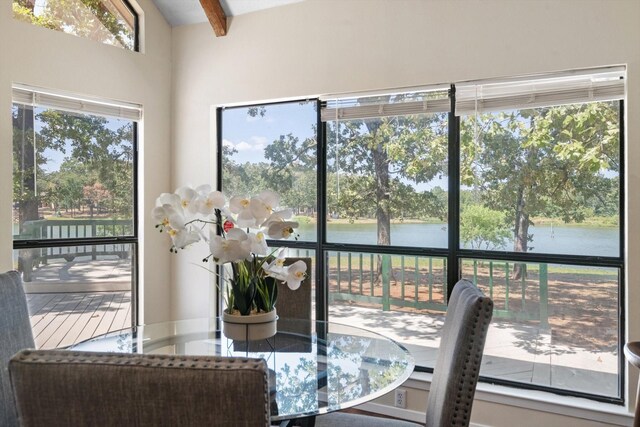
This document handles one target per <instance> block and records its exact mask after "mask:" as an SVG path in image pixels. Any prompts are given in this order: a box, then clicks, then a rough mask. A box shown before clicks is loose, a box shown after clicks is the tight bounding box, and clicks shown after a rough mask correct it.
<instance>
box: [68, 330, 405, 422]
mask: <svg viewBox="0 0 640 427" xmlns="http://www.w3.org/2000/svg"><path fill="white" fill-rule="evenodd" d="M221 326H222V324H221V321H220V319H218V318H211V319H206V318H203V319H190V320H180V321H174V322H164V323H155V324H149V325H144V326H136V327H133V328H129V329H123V330H121V331H116V332H111V333H108V334H105V335H101V336H99V337H96V338H93V339H91V340H88V341H85V342H82V343H79V344H76V345H74V346H72V347H71V348H70V349H73V350H83V351H109V352H127V353H153V354H175V355H212V356H233V357H259V358H263V359H265V360H266V362H267V365H268V368H269V373H270V375H269V381H270V389H271V390H272V392H271V395H272V402H271V420H272V422H274V423H277V422H279V423H281V425H288V424H287V423H288V422H289V421H290V420H294V419H296V420H298V421H302V424H303V425H313V423H314V417H315V416H316V415H321V414H325V413H328V412H332V411H337V410H340V409H345V408H349V407H352V406H355V405H358V404H361V403H364V402H367V401H370V400H372V399H375V398H377V397H379V396H382V395H383V394H385V393H388V392H389V391H391V390H393V389H395V388H397V387H398V386H399V385H400V384H402V383H403V382H404V381H405V380H406V379H407V378H408V377H409V375H410V374H411V372H412V371H413V368H414V360H413V357H412V356H411V355H410V354H409V352H408V351H407V349H405V348H404V347H403V346H402V345H400V344H398V343H396V342H395V341H393V340H391V339H389V338H386V337H384V336H382V335H380V334H377V333H375V332H371V331H368V330H364V329H360V328H356V327H354V326H348V325H342V324H339V323H334V322H323V321H310V320H298V319H279V320H278V324H277V333H276V334H275V335H274V336H272V337H269V338H266V339H264V340H256V341H244V340H232V339H229V338H227V337H225V335H224V333H223V328H222V327H221Z"/></svg>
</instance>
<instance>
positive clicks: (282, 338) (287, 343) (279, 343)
mask: <svg viewBox="0 0 640 427" xmlns="http://www.w3.org/2000/svg"><path fill="white" fill-rule="evenodd" d="M297 261H302V262H304V263H305V264H306V265H307V277H305V279H304V280H303V281H302V283H300V287H299V288H298V289H296V290H292V289H289V287H288V286H287V284H286V283H283V282H280V283H278V300H277V302H276V310H277V312H278V319H279V320H278V333H277V334H276V338H275V340H270V342H266V341H264V340H260V341H252V342H249V343H246V342H240V341H239V342H234V343H233V346H234V347H233V349H234V350H235V351H247V349H248V351H252V352H260V351H269V350H271V346H275V347H277V348H278V350H279V351H281V352H283V351H291V352H309V351H311V340H310V339H309V336H310V334H311V323H310V322H297V321H295V320H297V319H302V320H311V308H312V307H311V297H312V295H311V291H312V289H311V275H312V274H313V272H312V271H311V268H312V264H311V258H309V257H287V258H286V259H285V261H284V265H285V266H289V265H291V264H293V263H294V262H297Z"/></svg>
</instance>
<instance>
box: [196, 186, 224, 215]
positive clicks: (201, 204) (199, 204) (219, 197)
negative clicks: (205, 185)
mask: <svg viewBox="0 0 640 427" xmlns="http://www.w3.org/2000/svg"><path fill="white" fill-rule="evenodd" d="M215 209H220V210H223V209H224V194H222V192H221V191H210V192H208V193H206V194H204V195H201V196H199V197H198V199H197V200H196V210H197V212H198V213H200V214H203V215H211V214H213V212H214V210H215Z"/></svg>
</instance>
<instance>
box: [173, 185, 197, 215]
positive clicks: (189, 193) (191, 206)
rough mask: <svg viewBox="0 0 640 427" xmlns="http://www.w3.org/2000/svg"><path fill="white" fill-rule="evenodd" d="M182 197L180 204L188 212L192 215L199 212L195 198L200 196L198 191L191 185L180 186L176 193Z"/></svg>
mask: <svg viewBox="0 0 640 427" xmlns="http://www.w3.org/2000/svg"><path fill="white" fill-rule="evenodd" d="M175 194H177V195H178V196H179V197H180V205H181V206H182V209H184V210H185V211H186V212H188V213H189V214H190V215H194V214H196V213H197V209H198V206H197V203H193V202H195V200H196V199H197V197H198V192H197V191H196V190H194V189H193V188H191V187H189V186H184V187H180V188H178V189H177V190H176V193H175Z"/></svg>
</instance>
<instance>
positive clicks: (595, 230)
mask: <svg viewBox="0 0 640 427" xmlns="http://www.w3.org/2000/svg"><path fill="white" fill-rule="evenodd" d="M461 141H462V161H461V179H462V188H461V194H460V205H461V214H460V216H461V229H460V236H461V245H462V246H463V247H464V248H471V249H490V250H491V249H493V250H507V251H514V252H535V253H549V254H567V255H597V256H612V257H617V256H620V221H619V219H620V111H619V103H618V102H593V103H587V104H574V105H562V106H556V107H548V108H536V109H529V110H511V111H502V112H494V113H486V114H481V115H478V116H477V117H476V116H466V117H462V120H461Z"/></svg>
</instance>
